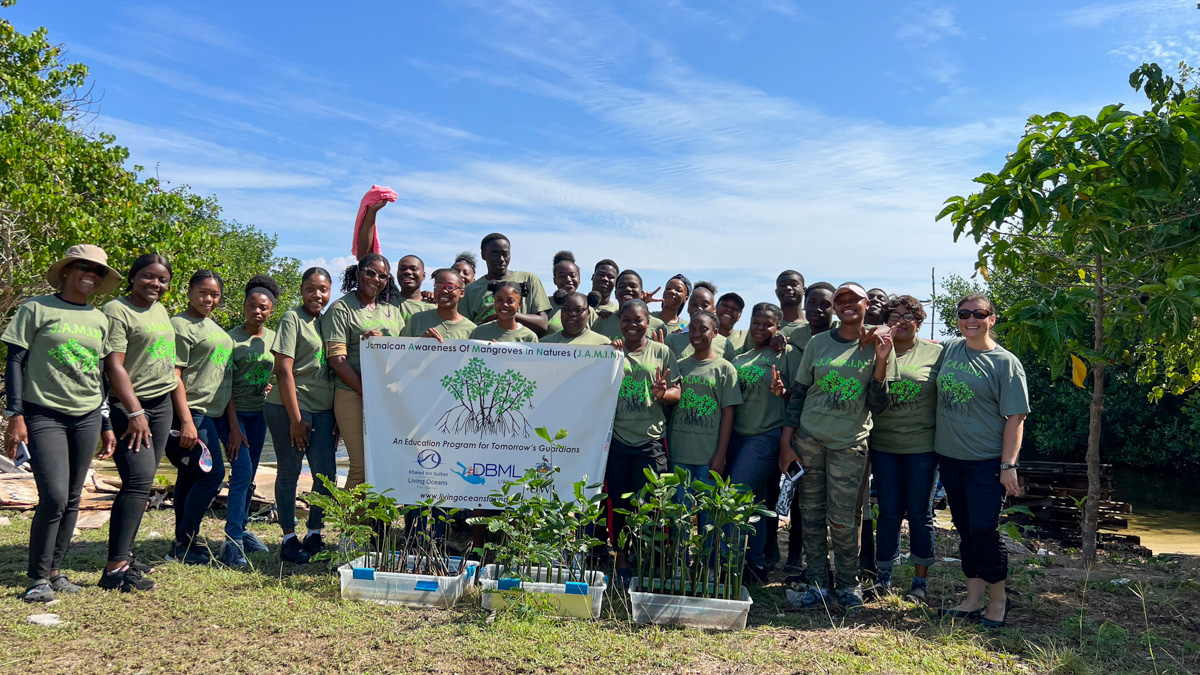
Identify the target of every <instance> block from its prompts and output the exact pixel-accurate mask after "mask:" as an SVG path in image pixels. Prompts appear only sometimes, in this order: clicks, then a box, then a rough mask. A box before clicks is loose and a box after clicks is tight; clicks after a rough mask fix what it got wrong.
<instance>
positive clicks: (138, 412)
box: [125, 408, 146, 419]
mask: <svg viewBox="0 0 1200 675" xmlns="http://www.w3.org/2000/svg"><path fill="white" fill-rule="evenodd" d="M145 414H146V409H145V408H142V409H141V410H139V411H137V412H131V413H129V414H127V415H125V416H126V417H128V418H130V419H133V418H134V417H141V416H142V415H145Z"/></svg>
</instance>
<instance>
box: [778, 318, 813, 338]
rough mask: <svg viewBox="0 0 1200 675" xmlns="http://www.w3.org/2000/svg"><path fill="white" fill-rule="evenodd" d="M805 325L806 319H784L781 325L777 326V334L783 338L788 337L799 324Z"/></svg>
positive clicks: (806, 323)
mask: <svg viewBox="0 0 1200 675" xmlns="http://www.w3.org/2000/svg"><path fill="white" fill-rule="evenodd" d="M807 325H808V321H805V320H804V319H803V318H801V319H797V320H796V321H784V322H783V325H782V326H780V327H779V334H780V335H782V336H783V337H785V338H790V337H791V336H792V331H794V330H796V329H797V328H799V327H801V326H807Z"/></svg>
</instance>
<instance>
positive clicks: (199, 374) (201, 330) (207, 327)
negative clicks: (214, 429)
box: [171, 313, 233, 417]
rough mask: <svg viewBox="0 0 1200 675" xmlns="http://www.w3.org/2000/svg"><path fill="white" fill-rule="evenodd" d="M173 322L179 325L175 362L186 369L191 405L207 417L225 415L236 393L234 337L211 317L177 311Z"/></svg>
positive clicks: (186, 389)
mask: <svg viewBox="0 0 1200 675" xmlns="http://www.w3.org/2000/svg"><path fill="white" fill-rule="evenodd" d="M171 326H173V327H174V328H175V366H176V367H178V368H182V369H183V390H184V391H185V392H187V403H188V408H190V409H192V410H197V411H200V412H202V413H204V415H205V416H206V417H221V416H222V415H224V414H225V406H226V405H227V404H228V403H229V397H230V396H231V395H232V394H233V371H232V370H231V369H230V368H229V357H230V356H231V355H232V354H233V339H232V338H230V337H229V333H226V332H225V331H223V330H221V327H220V326H218V325H217V322H216V321H213V320H212V319H210V318H208V317H204V318H203V319H196V318H193V317H190V316H186V315H184V314H182V313H181V314H176V315H175V316H173V317H171Z"/></svg>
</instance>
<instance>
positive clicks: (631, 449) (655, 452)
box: [604, 438, 667, 548]
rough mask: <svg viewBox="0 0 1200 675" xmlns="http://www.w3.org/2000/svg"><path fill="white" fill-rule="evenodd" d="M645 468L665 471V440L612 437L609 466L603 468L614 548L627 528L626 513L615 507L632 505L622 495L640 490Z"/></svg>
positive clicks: (620, 507)
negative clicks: (640, 442) (632, 440)
mask: <svg viewBox="0 0 1200 675" xmlns="http://www.w3.org/2000/svg"><path fill="white" fill-rule="evenodd" d="M646 469H650V470H652V471H654V472H656V473H666V471H667V449H666V448H665V447H663V444H662V441H651V442H649V443H647V444H645V445H638V446H632V445H625V444H624V443H622V442H621V441H618V440H617V439H616V438H613V439H612V442H611V443H609V448H608V466H607V467H606V468H605V470H604V484H605V489H606V490H607V491H608V504H609V509H610V514H611V515H610V518H611V525H610V526H609V528H608V531H609V534H610V536H611V537H612V544H613V547H614V548H616V547H618V546H619V542H620V535H621V532H622V531H624V529H625V516H624V515H623V514H620V513H617V512H616V511H615V509H628V508H629V500H628V499H625V498H624V497H622V496H621V495H624V494H626V493H629V492H632V493H634V494H637V493H638V492H639V491H640V490H641V489H642V487H643V486H645V485H646V474H645V470H646Z"/></svg>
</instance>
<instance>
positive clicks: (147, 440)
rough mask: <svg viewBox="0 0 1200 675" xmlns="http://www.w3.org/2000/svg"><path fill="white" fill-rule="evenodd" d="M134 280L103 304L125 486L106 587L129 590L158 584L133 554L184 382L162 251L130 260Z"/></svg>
mask: <svg viewBox="0 0 1200 675" xmlns="http://www.w3.org/2000/svg"><path fill="white" fill-rule="evenodd" d="M128 279H129V284H128V286H126V294H125V295H124V296H122V297H119V298H117V299H115V300H110V301H109V302H107V303H105V304H104V307H103V308H102V311H103V312H104V314H105V316H107V317H108V341H107V345H106V349H107V350H108V356H107V357H105V359H104V370H105V374H106V375H107V376H108V382H109V385H110V386H111V387H112V396H111V398H110V399H109V406H110V409H111V412H110V414H111V417H112V424H113V433H114V434H116V436H117V447H116V450H115V451H114V452H113V455H112V459H113V461H114V462H115V463H116V465H117V475H118V476H120V478H121V489H120V490H119V491H118V492H117V496H116V498H115V499H114V500H113V505H112V517H111V518H110V519H109V529H108V562H107V564H106V565H105V567H104V573H103V574H101V575H100V583H99V586H100V587H101V588H103V589H106V590H120V591H122V592H130V591H148V590H150V589H152V588H154V582H153V581H150V580H149V579H147V578H145V576H144V575H146V574H151V573H153V572H154V568H153V567H150V566H149V565H146V564H145V563H142V562H139V561H138V560H137V558H136V557H134V555H133V542H134V540H135V539H136V538H137V532H138V528H139V527H140V526H141V524H142V516H143V515H144V514H145V513H146V503H147V502H148V501H149V500H150V488H151V486H153V485H154V473H155V472H156V471H157V470H158V464H159V462H161V461H162V457H163V452H164V451H165V449H166V446H167V439H168V438H170V434H169V432H170V430H171V426H172V424H173V421H174V415H175V414H174V407H173V403H174V402H173V400H172V397H171V394H172V392H173V391H174V390H175V389H176V388H177V387H178V386H179V374H178V373H177V372H176V371H175V329H174V328H173V327H172V324H171V317H170V316H169V315H168V314H167V310H166V309H165V308H164V307H163V306H162V305H161V304H160V303H159V300H160V299H161V298H162V295H163V294H164V293H166V292H167V290H168V289H169V288H170V286H171V264H170V263H169V262H168V261H167V259H166V258H164V257H163V256H161V255H159V254H157V253H146V254H144V255H141V256H139V257H138V258H137V259H136V260H134V261H133V264H132V265H130V267H129V276H128ZM188 421H189V422H190V421H191V420H190V419H189V420H188Z"/></svg>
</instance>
